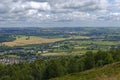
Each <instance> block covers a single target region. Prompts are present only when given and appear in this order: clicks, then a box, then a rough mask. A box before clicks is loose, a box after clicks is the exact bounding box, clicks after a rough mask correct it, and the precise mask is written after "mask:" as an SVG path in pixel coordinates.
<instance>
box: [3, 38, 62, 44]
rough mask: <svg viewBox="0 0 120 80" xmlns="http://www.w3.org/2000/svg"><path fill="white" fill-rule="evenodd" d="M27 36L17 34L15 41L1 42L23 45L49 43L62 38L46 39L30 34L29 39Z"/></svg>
mask: <svg viewBox="0 0 120 80" xmlns="http://www.w3.org/2000/svg"><path fill="white" fill-rule="evenodd" d="M27 38H28V36H17V37H16V40H15V41H12V42H4V43H3V44H4V45H6V46H23V45H28V44H40V43H50V42H56V41H60V40H64V38H55V39H47V38H41V37H36V36H30V37H29V39H27Z"/></svg>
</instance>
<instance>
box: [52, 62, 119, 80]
mask: <svg viewBox="0 0 120 80" xmlns="http://www.w3.org/2000/svg"><path fill="white" fill-rule="evenodd" d="M50 80H120V62H117V63H112V64H109V65H105V66H104V67H99V68H94V69H91V70H87V71H84V72H79V73H72V74H69V75H66V76H64V77H59V78H54V79H50Z"/></svg>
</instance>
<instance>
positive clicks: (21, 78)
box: [0, 49, 120, 80]
mask: <svg viewBox="0 0 120 80" xmlns="http://www.w3.org/2000/svg"><path fill="white" fill-rule="evenodd" d="M119 52H120V49H118V50H112V51H98V52H97V53H93V52H87V53H86V54H85V55H82V56H74V57H71V56H68V57H57V58H54V59H50V60H36V61H35V62H32V63H19V64H10V65H2V64H1V65H0V75H1V76H0V80H48V79H51V78H55V77H60V76H64V75H66V74H70V73H74V72H82V71H85V70H89V69H92V68H96V67H100V66H104V65H106V64H110V63H113V62H118V61H120V54H119ZM108 69H109V68H108ZM89 75H90V76H94V74H89Z"/></svg>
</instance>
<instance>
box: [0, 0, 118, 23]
mask: <svg viewBox="0 0 120 80" xmlns="http://www.w3.org/2000/svg"><path fill="white" fill-rule="evenodd" d="M119 13H120V0H113V3H110V2H109V0H2V1H1V3H0V20H2V19H4V20H9V21H12V20H13V21H22V20H23V21H24V22H25V21H34V22H41V21H48V22H49V21H50V22H52V21H53V22H54V21H55V22H57V21H58V22H65V21H66V22H69V21H70V22H72V21H77V20H78V21H93V22H94V21H99V20H102V21H106V20H111V21H112V20H117V21H119V20H120V14H119Z"/></svg>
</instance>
